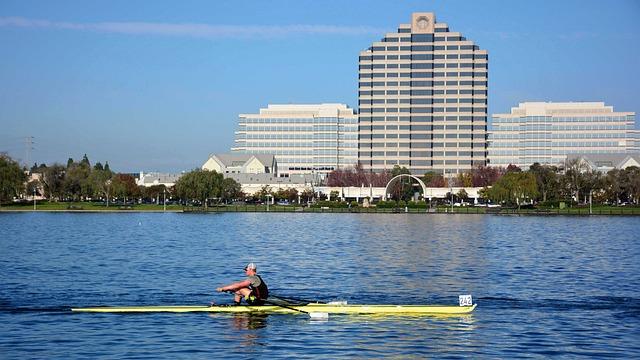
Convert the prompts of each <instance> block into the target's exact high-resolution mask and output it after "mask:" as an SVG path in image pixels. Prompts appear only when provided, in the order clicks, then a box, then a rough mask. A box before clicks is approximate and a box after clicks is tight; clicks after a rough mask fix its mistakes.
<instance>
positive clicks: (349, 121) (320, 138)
mask: <svg viewBox="0 0 640 360" xmlns="http://www.w3.org/2000/svg"><path fill="white" fill-rule="evenodd" d="M357 149H358V117H357V115H356V114H355V113H354V111H353V109H350V108H348V107H347V106H346V105H344V104H311V105H271V104H270V105H268V106H267V108H266V109H260V112H259V113H258V114H241V115H240V116H239V124H238V131H236V139H235V145H234V147H233V148H232V149H231V150H232V152H233V153H234V154H253V155H264V154H269V155H273V156H275V158H276V159H277V162H278V174H279V176H282V177H287V176H290V175H294V174H313V175H316V176H319V177H322V176H324V175H326V174H328V173H329V172H331V171H333V170H335V169H340V168H345V167H352V166H354V165H355V164H356V163H357V156H358V150H357Z"/></svg>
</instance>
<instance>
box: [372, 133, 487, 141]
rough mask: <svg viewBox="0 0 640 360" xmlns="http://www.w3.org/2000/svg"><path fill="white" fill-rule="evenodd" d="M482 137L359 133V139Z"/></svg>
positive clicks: (469, 135) (471, 135)
mask: <svg viewBox="0 0 640 360" xmlns="http://www.w3.org/2000/svg"><path fill="white" fill-rule="evenodd" d="M473 138H476V139H484V138H485V136H484V134H475V136H474V134H472V133H460V134H455V133H454V134H451V133H448V134H416V133H412V134H389V133H383V134H378V133H374V134H361V135H360V140H364V139H368V140H370V139H414V140H420V139H422V140H430V139H473Z"/></svg>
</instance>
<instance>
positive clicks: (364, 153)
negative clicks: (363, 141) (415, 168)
mask: <svg viewBox="0 0 640 360" xmlns="http://www.w3.org/2000/svg"><path fill="white" fill-rule="evenodd" d="M360 155H361V156H366V157H382V156H385V157H392V156H393V157H398V156H399V157H416V158H431V157H485V153H484V152H482V151H477V152H472V151H361V152H360Z"/></svg>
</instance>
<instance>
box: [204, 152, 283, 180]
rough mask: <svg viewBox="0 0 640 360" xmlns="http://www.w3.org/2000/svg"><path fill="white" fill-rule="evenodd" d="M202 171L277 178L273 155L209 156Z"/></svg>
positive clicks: (276, 164)
mask: <svg viewBox="0 0 640 360" xmlns="http://www.w3.org/2000/svg"><path fill="white" fill-rule="evenodd" d="M201 168H202V170H208V171H216V172H218V173H220V174H223V175H225V177H226V174H271V176H276V177H277V176H278V162H277V161H276V158H275V156H273V155H262V154H260V155H258V154H256V155H253V154H211V155H209V158H208V159H207V161H205V163H204V164H202V167H201Z"/></svg>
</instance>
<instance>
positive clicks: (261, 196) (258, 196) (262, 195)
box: [253, 185, 273, 200]
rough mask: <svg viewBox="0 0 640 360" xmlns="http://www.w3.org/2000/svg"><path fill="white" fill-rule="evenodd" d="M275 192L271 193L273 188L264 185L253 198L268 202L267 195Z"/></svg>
mask: <svg viewBox="0 0 640 360" xmlns="http://www.w3.org/2000/svg"><path fill="white" fill-rule="evenodd" d="M272 194H273V192H272V191H271V187H270V186H269V185H264V186H263V187H261V188H260V190H258V191H256V192H255V193H254V194H253V196H254V197H255V198H256V199H261V200H268V199H267V195H272Z"/></svg>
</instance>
